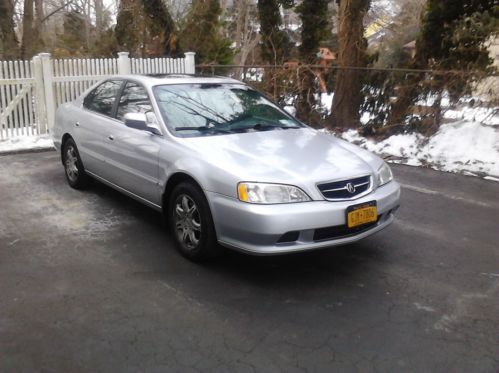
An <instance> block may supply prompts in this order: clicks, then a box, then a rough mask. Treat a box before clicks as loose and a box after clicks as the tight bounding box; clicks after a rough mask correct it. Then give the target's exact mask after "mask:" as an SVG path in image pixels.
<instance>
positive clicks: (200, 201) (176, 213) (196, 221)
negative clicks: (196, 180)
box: [168, 182, 220, 261]
mask: <svg viewBox="0 0 499 373" xmlns="http://www.w3.org/2000/svg"><path fill="white" fill-rule="evenodd" d="M168 225H169V227H170V232H171V234H172V236H173V238H174V239H175V242H176V244H177V248H178V250H179V251H180V253H181V254H182V255H183V256H185V257H187V258H188V259H190V260H193V261H203V260H206V259H209V258H212V257H214V256H216V255H217V254H218V253H219V250H220V247H219V245H218V242H217V239H216V233H215V228H214V225H213V219H212V217H211V212H210V208H209V206H208V202H207V201H206V198H205V196H204V194H203V192H202V191H201V190H200V188H199V187H197V186H195V185H194V184H192V183H189V182H183V183H180V184H179V185H177V186H176V187H175V188H174V189H173V191H172V194H171V197H170V203H169V206H168Z"/></svg>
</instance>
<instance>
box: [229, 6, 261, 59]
mask: <svg viewBox="0 0 499 373" xmlns="http://www.w3.org/2000/svg"><path fill="white" fill-rule="evenodd" d="M233 9H234V21H235V28H234V41H235V43H236V49H237V54H236V55H235V57H234V62H235V63H236V65H244V64H246V61H247V59H248V56H249V55H250V53H251V52H252V51H253V50H254V49H255V47H256V46H257V45H258V42H259V41H260V34H259V33H258V18H257V8H256V4H255V2H254V1H251V0H235V1H234V7H233Z"/></svg>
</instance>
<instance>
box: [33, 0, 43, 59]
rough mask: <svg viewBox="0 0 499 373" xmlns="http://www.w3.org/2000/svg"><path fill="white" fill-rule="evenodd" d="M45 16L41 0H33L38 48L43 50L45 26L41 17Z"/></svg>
mask: <svg viewBox="0 0 499 373" xmlns="http://www.w3.org/2000/svg"><path fill="white" fill-rule="evenodd" d="M44 18H45V12H44V11H43V0H35V31H36V35H37V36H36V40H35V43H36V44H37V46H36V47H37V48H35V49H38V50H43V48H44V47H45V27H44V23H43V19H44Z"/></svg>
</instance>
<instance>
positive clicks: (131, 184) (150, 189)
mask: <svg viewBox="0 0 499 373" xmlns="http://www.w3.org/2000/svg"><path fill="white" fill-rule="evenodd" d="M127 113H148V116H149V117H152V118H153V117H155V114H154V109H153V108H152V104H151V100H150V98H149V95H148V94H147V91H146V89H145V88H144V87H143V86H142V85H141V84H139V83H136V82H133V81H127V82H126V84H125V86H124V88H123V90H122V92H121V94H120V98H119V101H118V103H117V108H116V120H115V122H114V124H113V126H112V129H111V130H110V131H109V133H108V134H107V135H108V136H107V140H106V141H107V144H106V148H107V151H108V154H109V156H108V160H107V161H108V162H109V163H110V164H111V165H112V167H113V175H112V179H111V180H109V181H111V182H113V183H114V184H116V185H118V186H120V187H122V188H124V189H126V190H127V191H129V192H132V193H133V194H135V195H137V196H139V197H141V198H144V199H146V200H148V201H149V202H152V203H154V204H157V205H160V195H161V191H160V190H159V183H158V174H159V164H158V162H159V149H160V142H161V141H163V138H162V136H158V135H155V134H152V133H151V132H148V131H143V130H138V129H135V128H130V127H127V126H125V124H124V116H125V114H127Z"/></svg>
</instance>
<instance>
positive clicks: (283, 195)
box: [237, 183, 310, 204]
mask: <svg viewBox="0 0 499 373" xmlns="http://www.w3.org/2000/svg"><path fill="white" fill-rule="evenodd" d="M237 195H238V198H239V200H240V201H243V202H249V203H269V204H270V203H294V202H306V201H310V197H309V196H307V195H306V194H305V192H304V191H303V190H301V189H300V188H297V187H295V186H292V185H281V184H265V183H239V184H237Z"/></svg>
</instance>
